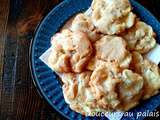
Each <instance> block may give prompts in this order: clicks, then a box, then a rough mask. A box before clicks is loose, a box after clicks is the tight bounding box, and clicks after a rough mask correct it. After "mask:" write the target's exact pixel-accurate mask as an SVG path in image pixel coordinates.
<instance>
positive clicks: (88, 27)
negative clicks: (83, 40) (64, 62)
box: [71, 13, 101, 42]
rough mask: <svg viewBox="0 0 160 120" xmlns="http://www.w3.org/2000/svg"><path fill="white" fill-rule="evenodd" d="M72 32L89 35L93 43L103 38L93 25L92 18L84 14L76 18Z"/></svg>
mask: <svg viewBox="0 0 160 120" xmlns="http://www.w3.org/2000/svg"><path fill="white" fill-rule="evenodd" d="M71 30H72V31H81V32H85V33H87V36H88V38H89V39H90V41H91V42H95V41H97V40H99V39H100V37H101V34H100V33H98V31H97V29H96V28H95V26H94V25H93V23H92V20H91V18H90V17H89V16H87V15H85V14H82V13H80V14H78V15H76V16H75V18H74V20H73V22H72V25H71Z"/></svg>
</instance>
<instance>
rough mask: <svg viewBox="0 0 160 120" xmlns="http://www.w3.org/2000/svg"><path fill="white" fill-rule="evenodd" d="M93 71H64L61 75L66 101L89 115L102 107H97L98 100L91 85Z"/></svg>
mask: <svg viewBox="0 0 160 120" xmlns="http://www.w3.org/2000/svg"><path fill="white" fill-rule="evenodd" d="M90 76H91V72H89V71H85V72H82V73H80V74H75V73H74V74H73V73H64V74H62V76H61V79H62V81H63V83H64V84H63V87H62V89H63V94H64V98H65V101H66V102H67V103H68V104H69V106H70V108H71V109H72V110H74V111H76V112H78V113H81V114H83V115H89V114H91V113H92V112H93V111H95V110H97V109H99V110H100V111H102V108H99V107H97V104H96V100H95V98H94V96H93V94H92V92H91V88H90V86H89V81H90Z"/></svg>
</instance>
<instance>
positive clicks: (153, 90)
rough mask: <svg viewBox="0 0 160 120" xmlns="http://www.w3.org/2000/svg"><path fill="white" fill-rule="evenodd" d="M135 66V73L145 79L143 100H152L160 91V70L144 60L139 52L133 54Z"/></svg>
mask: <svg viewBox="0 0 160 120" xmlns="http://www.w3.org/2000/svg"><path fill="white" fill-rule="evenodd" d="M132 62H133V63H132V64H133V66H134V69H135V71H137V72H138V73H139V74H141V75H142V76H143V78H144V93H143V99H147V98H150V97H151V96H153V95H155V94H157V93H158V92H159V91H158V90H159V89H160V70H159V67H158V66H157V65H156V64H154V63H152V62H151V61H149V60H147V59H146V58H143V57H142V55H141V54H140V53H138V52H133V61H132Z"/></svg>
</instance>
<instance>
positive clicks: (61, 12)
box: [30, 0, 160, 120]
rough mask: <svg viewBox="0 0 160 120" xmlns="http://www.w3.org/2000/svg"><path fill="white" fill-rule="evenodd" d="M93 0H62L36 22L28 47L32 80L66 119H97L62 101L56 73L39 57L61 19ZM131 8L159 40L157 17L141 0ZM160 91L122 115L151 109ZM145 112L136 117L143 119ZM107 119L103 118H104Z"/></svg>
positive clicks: (65, 18) (132, 118) (85, 7)
mask: <svg viewBox="0 0 160 120" xmlns="http://www.w3.org/2000/svg"><path fill="white" fill-rule="evenodd" d="M91 1H92V0H65V1H64V2H62V3H61V4H59V5H58V6H57V7H56V8H54V9H53V10H51V12H50V13H49V14H48V15H47V16H46V17H45V18H44V19H43V21H42V22H41V24H40V25H39V26H38V29H37V31H36V34H35V37H34V40H33V41H32V44H31V49H30V58H31V60H30V67H31V72H32V76H33V80H34V83H35V85H36V87H37V89H38V91H39V93H40V94H41V96H42V97H43V98H44V99H45V100H46V101H47V102H48V103H49V104H50V105H51V106H52V107H53V108H54V109H56V110H57V111H58V112H59V113H61V114H62V115H63V116H65V117H66V118H68V119H75V120H80V119H85V120H87V119H88V120H89V119H96V117H84V116H82V115H81V114H79V113H76V112H74V111H72V110H71V109H70V108H69V106H68V105H67V104H66V103H65V101H64V98H63V93H62V88H61V83H60V81H59V79H58V76H57V75H56V74H55V73H54V72H53V71H52V70H51V69H50V68H48V67H47V66H46V65H45V64H44V63H43V62H42V61H41V60H40V59H39V57H40V56H41V55H42V54H43V53H44V52H45V51H46V50H47V49H48V48H49V47H50V38H51V36H52V35H54V34H55V33H56V32H58V30H59V29H60V28H61V27H62V26H63V25H64V23H65V22H66V21H67V20H68V19H69V18H70V17H71V16H73V15H74V14H76V13H78V12H82V11H85V10H87V8H88V7H89V6H90V4H91ZM131 4H132V6H133V10H134V12H135V13H136V14H137V15H138V16H139V17H140V18H141V20H143V21H145V22H146V23H148V24H149V25H151V26H152V27H153V29H154V31H155V32H156V33H157V41H158V42H160V24H159V22H158V21H157V20H156V18H155V17H154V16H153V15H152V14H151V13H150V12H149V11H147V10H146V9H145V8H144V7H142V6H141V5H140V4H138V3H137V2H135V1H134V0H131ZM159 100H160V95H157V96H154V97H152V98H151V99H149V100H146V101H144V102H143V103H141V104H140V105H139V106H137V107H136V108H134V109H132V110H131V111H130V112H133V113H134V115H133V116H132V117H125V116H123V118H122V119H129V120H135V119H136V113H137V112H145V111H147V110H148V111H153V110H154V109H155V108H156V107H158V106H159V105H160V102H159ZM143 118H144V116H141V117H139V118H138V119H139V120H140V119H143ZM105 119H106V118H105Z"/></svg>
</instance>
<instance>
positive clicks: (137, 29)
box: [122, 21, 156, 54]
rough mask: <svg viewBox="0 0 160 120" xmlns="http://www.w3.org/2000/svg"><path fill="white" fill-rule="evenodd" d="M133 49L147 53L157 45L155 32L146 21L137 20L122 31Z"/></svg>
mask: <svg viewBox="0 0 160 120" xmlns="http://www.w3.org/2000/svg"><path fill="white" fill-rule="evenodd" d="M122 36H123V38H124V39H125V40H126V41H127V43H128V48H129V49H130V50H131V51H137V52H139V53H142V54H144V53H147V52H149V51H150V50H151V49H152V48H154V47H155V45H156V40H155V33H154V32H153V29H152V27H151V26H149V25H147V24H146V23H144V22H141V21H137V22H136V23H135V25H134V26H133V27H132V28H130V29H128V30H127V31H126V32H125V33H122Z"/></svg>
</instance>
